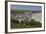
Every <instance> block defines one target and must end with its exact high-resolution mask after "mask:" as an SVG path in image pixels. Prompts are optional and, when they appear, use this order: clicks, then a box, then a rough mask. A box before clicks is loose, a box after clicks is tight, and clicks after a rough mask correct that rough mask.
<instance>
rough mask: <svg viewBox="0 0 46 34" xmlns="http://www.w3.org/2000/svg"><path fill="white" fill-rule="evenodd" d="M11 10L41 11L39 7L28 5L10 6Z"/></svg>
mask: <svg viewBox="0 0 46 34" xmlns="http://www.w3.org/2000/svg"><path fill="white" fill-rule="evenodd" d="M10 6H11V7H10V8H11V9H20V10H38V11H41V10H42V7H41V6H32V5H31V6H29V5H13V4H11V5H10Z"/></svg>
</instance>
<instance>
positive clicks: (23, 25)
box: [11, 19, 42, 29]
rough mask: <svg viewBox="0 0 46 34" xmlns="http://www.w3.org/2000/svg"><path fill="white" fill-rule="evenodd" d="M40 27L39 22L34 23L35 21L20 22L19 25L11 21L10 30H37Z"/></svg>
mask: <svg viewBox="0 0 46 34" xmlns="http://www.w3.org/2000/svg"><path fill="white" fill-rule="evenodd" d="M41 26H42V25H41V23H40V22H39V21H35V19H32V20H31V21H30V22H21V23H19V22H18V21H15V20H12V19H11V29H15V28H38V27H41Z"/></svg>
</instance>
